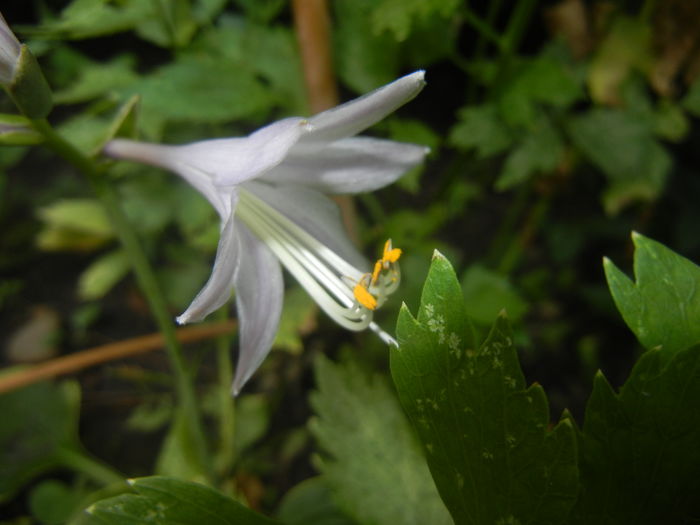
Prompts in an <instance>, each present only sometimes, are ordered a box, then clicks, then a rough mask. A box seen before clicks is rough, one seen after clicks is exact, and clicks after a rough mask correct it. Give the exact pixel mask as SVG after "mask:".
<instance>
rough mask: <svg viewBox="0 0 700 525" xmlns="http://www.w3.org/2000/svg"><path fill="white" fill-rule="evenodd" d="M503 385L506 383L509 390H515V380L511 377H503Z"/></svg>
mask: <svg viewBox="0 0 700 525" xmlns="http://www.w3.org/2000/svg"><path fill="white" fill-rule="evenodd" d="M503 383H505V385H506V386H507V387H508V388H515V379H513V378H512V377H510V376H503Z"/></svg>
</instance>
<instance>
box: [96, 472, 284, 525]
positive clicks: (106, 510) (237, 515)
mask: <svg viewBox="0 0 700 525" xmlns="http://www.w3.org/2000/svg"><path fill="white" fill-rule="evenodd" d="M129 483H130V484H131V487H132V488H133V490H134V492H135V494H123V495H121V496H116V497H114V498H109V499H105V500H102V501H99V502H97V503H95V504H94V505H92V506H91V507H90V508H89V509H88V512H90V513H91V514H92V515H93V516H95V517H96V518H98V519H100V520H101V523H104V524H105V525H110V524H113V525H142V524H146V523H148V524H151V525H172V524H174V523H177V524H178V525H202V524H205V523H206V524H207V525H272V524H274V523H277V522H276V521H273V520H271V519H270V518H267V517H265V516H263V515H262V514H258V513H256V512H254V511H252V510H250V509H248V508H246V507H244V506H243V505H241V504H240V503H238V502H237V501H234V500H232V499H231V498H228V497H226V496H224V495H223V494H221V493H219V492H217V491H215V490H214V489H211V488H209V487H206V486H204V485H200V484H198V483H192V482H189V481H181V480H178V479H174V478H167V477H164V476H152V477H148V478H137V479H133V480H130V482H129Z"/></svg>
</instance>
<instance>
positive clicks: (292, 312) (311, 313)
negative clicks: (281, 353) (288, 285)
mask: <svg viewBox="0 0 700 525" xmlns="http://www.w3.org/2000/svg"><path fill="white" fill-rule="evenodd" d="M317 313H318V307H317V306H316V303H315V302H314V300H313V299H311V297H309V294H308V293H306V290H304V289H303V288H301V287H299V286H296V287H294V288H292V289H291V290H287V291H286V292H285V293H284V307H283V309H282V318H281V319H280V325H279V328H278V329H277V336H276V337H275V342H274V345H273V346H274V347H275V348H282V349H284V350H286V351H287V352H291V353H292V354H297V355H298V354H299V353H301V351H302V349H303V345H302V342H301V336H302V335H305V334H308V333H309V332H311V331H313V329H314V328H316V314H317Z"/></svg>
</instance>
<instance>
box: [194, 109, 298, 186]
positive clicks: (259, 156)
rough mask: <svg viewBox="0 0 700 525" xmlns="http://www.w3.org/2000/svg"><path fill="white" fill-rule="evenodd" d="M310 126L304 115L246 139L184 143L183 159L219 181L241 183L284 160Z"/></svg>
mask: <svg viewBox="0 0 700 525" xmlns="http://www.w3.org/2000/svg"><path fill="white" fill-rule="evenodd" d="M310 129H311V127H310V126H309V123H308V122H307V121H306V120H304V119H302V118H298V117H293V118H287V119H283V120H279V121H277V122H274V123H272V124H270V125H268V126H265V127H264V128H261V129H259V130H258V131H256V132H255V133H252V134H251V135H250V136H248V137H246V138H243V139H241V138H238V139H219V140H208V141H204V142H197V143H194V144H190V145H187V146H183V148H184V149H183V150H182V152H181V156H180V158H181V159H182V162H185V163H188V164H190V165H193V166H196V167H197V168H199V169H201V170H203V171H205V172H207V173H209V174H211V175H212V176H213V178H214V182H215V183H216V184H220V185H221V184H223V185H233V184H240V183H241V182H244V181H246V180H249V179H253V178H255V177H258V176H259V175H260V174H262V173H264V172H266V171H267V170H270V169H272V168H274V167H275V166H276V165H278V164H279V163H280V162H282V161H283V160H284V158H285V157H286V156H287V153H288V152H289V149H290V148H291V147H292V146H294V144H296V143H297V142H298V141H299V139H300V138H301V136H302V135H304V134H305V133H309V132H310Z"/></svg>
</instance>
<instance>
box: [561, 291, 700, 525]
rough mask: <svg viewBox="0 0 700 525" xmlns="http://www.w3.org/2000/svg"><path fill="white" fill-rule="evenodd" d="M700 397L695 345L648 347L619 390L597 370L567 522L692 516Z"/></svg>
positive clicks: (698, 507)
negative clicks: (576, 494) (574, 499)
mask: <svg viewBox="0 0 700 525" xmlns="http://www.w3.org/2000/svg"><path fill="white" fill-rule="evenodd" d="M695 282H696V283H697V281H695ZM698 399H700V347H698V346H694V347H691V348H687V349H685V350H681V351H677V352H675V353H672V352H671V351H669V350H668V349H667V348H661V349H656V350H649V351H648V352H646V353H645V354H644V355H643V356H642V357H641V359H640V360H639V361H638V362H637V364H636V365H635V367H634V369H633V370H632V373H631V374H630V377H629V379H628V380H627V382H626V383H625V385H624V386H623V387H622V389H621V390H620V393H619V394H617V393H615V391H614V390H613V388H612V387H611V386H610V384H609V383H608V381H607V380H606V379H605V377H604V376H603V374H602V373H600V372H599V373H598V374H597V375H596V377H595V381H594V383H593V393H592V394H591V398H590V399H589V401H588V405H587V407H586V418H585V423H584V425H583V432H582V433H581V436H580V440H579V442H580V443H581V483H582V486H583V487H584V488H583V490H582V492H581V497H580V499H579V501H578V503H577V506H576V508H575V510H574V515H573V519H572V520H571V521H570V523H576V524H579V523H580V524H588V523H635V524H640V525H646V524H648V525H652V524H656V523H692V522H693V521H694V520H695V519H697V517H698V516H700V500H698V498H697V494H698V492H700V478H699V477H698V476H697V471H698V465H700V448H698V446H697V444H698V441H699V440H700V404H699V403H698Z"/></svg>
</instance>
